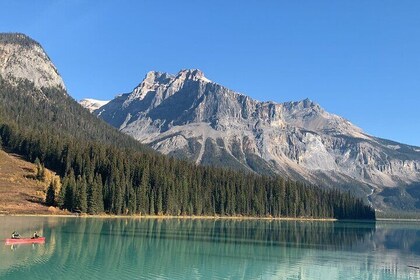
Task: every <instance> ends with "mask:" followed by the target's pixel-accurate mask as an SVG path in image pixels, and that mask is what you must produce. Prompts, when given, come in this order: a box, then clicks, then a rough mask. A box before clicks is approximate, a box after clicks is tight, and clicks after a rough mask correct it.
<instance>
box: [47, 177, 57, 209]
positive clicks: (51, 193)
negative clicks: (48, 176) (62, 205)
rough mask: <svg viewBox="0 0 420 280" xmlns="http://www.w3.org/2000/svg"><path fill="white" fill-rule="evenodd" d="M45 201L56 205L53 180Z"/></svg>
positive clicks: (50, 204)
mask: <svg viewBox="0 0 420 280" xmlns="http://www.w3.org/2000/svg"><path fill="white" fill-rule="evenodd" d="M45 203H46V204H47V206H55V189H54V183H53V181H51V183H50V185H49V186H48V189H47V195H46V198H45Z"/></svg>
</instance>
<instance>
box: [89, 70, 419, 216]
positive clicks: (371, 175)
mask: <svg viewBox="0 0 420 280" xmlns="http://www.w3.org/2000/svg"><path fill="white" fill-rule="evenodd" d="M94 113H95V114H96V115H97V116H98V117H100V118H102V119H103V120H105V121H106V122H108V123H110V124H111V125H113V126H114V127H116V128H118V129H119V130H121V131H122V132H124V133H126V134H128V135H131V136H133V137H134V138H135V139H137V140H139V141H140V142H142V143H145V144H148V145H149V146H151V147H153V148H154V149H156V150H157V151H160V152H162V153H164V154H169V155H174V156H177V157H180V158H187V159H190V160H192V161H194V162H196V163H201V164H205V165H215V166H229V167H233V168H235V169H241V170H249V171H255V172H257V173H261V174H281V175H283V176H288V177H291V178H294V179H297V180H305V181H308V182H311V183H314V184H319V185H327V186H337V185H338V186H340V187H341V188H342V189H345V190H347V189H348V190H352V191H353V192H355V193H356V194H358V195H360V196H361V197H365V198H366V199H369V200H370V201H371V202H373V204H374V206H375V207H376V208H378V209H383V210H389V209H393V210H407V211H418V210H420V194H419V193H420V191H418V187H416V185H417V184H418V182H420V148H419V147H413V146H409V145H404V144H401V143H396V142H393V141H389V140H383V139H379V138H376V137H373V136H370V135H367V134H366V133H364V132H363V131H362V130H361V129H360V128H358V127H356V126H355V125H353V124H352V123H350V122H349V121H347V120H345V119H343V118H342V117H339V116H337V115H334V114H331V113H328V112H326V111H325V110H324V109H323V108H321V107H320V106H319V105H318V104H316V103H314V102H312V101H310V100H308V99H306V100H302V101H299V102H287V103H281V104H278V103H275V102H259V101H256V100H253V99H252V98H250V97H248V96H245V95H243V94H239V93H236V92H234V91H231V90H229V89H227V88H225V87H223V86H221V85H219V84H217V83H214V82H212V81H210V80H209V79H207V78H206V77H205V76H204V74H203V73H202V72H201V71H199V70H196V69H194V70H183V71H180V72H179V73H178V74H177V75H171V74H167V73H159V72H149V73H148V74H147V76H146V77H145V79H144V80H143V81H142V82H141V83H140V84H139V85H138V86H137V87H136V88H135V89H134V90H133V91H132V92H131V93H127V94H123V95H120V96H118V97H116V98H115V99H114V100H112V101H111V102H109V103H108V104H106V105H104V106H102V107H101V108H99V109H97V110H96V111H95V112H94Z"/></svg>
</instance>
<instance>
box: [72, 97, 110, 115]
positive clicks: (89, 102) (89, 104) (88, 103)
mask: <svg viewBox="0 0 420 280" xmlns="http://www.w3.org/2000/svg"><path fill="white" fill-rule="evenodd" d="M108 102H109V100H108V101H104V100H96V99H91V98H85V99H82V100H80V101H79V103H80V105H82V106H83V107H85V108H86V109H88V110H89V112H93V111H95V110H96V109H99V108H100V107H102V106H104V105H106V104H107V103H108Z"/></svg>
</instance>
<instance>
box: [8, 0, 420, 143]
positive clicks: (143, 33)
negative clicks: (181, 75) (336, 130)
mask: <svg viewBox="0 0 420 280" xmlns="http://www.w3.org/2000/svg"><path fill="white" fill-rule="evenodd" d="M0 8H1V10H2V11H3V12H2V18H1V20H0V31H1V32H22V33H25V34H27V35H29V36H31V37H32V38H34V39H35V40H37V41H39V42H40V43H41V44H42V45H43V47H44V48H45V50H46V51H47V53H48V55H49V56H50V58H51V59H52V60H53V62H54V64H55V65H56V66H57V68H58V70H59V72H60V74H61V75H62V76H63V79H64V82H65V83H66V86H67V88H68V90H69V93H70V94H71V95H72V96H73V97H74V98H75V99H81V98H84V97H93V98H97V99H111V98H112V97H114V96H115V95H117V94H119V93H122V92H129V91H131V90H132V89H133V88H134V87H135V86H136V85H137V84H138V83H140V82H141V80H142V79H143V77H144V76H145V74H146V73H147V72H148V71H150V70H156V71H163V72H170V73H177V72H178V71H179V70H180V69H185V68H199V69H201V70H202V71H203V72H204V73H205V75H206V76H207V77H208V78H209V79H211V80H213V81H215V82H218V83H220V84H222V85H225V86H227V87H229V88H231V89H233V90H236V91H239V92H242V93H244V94H247V95H249V96H251V97H253V98H256V99H258V100H272V101H276V102H284V101H292V100H301V99H304V98H310V99H311V100H313V101H315V102H317V103H319V104H320V105H321V106H322V107H324V108H325V109H326V110H328V111H330V112H332V113H336V114H338V115H341V116H343V117H344V118H346V119H348V120H350V121H351V122H353V123H355V124H356V125H358V126H360V127H361V128H362V129H364V130H365V131H366V132H367V133H369V134H372V135H375V136H378V137H383V138H388V139H392V140H396V141H399V142H403V143H407V144H412V145H417V146H420V16H419V15H420V1H386V0H381V1H373V0H372V1H357V0H352V1H336V0H331V1H275V0H273V1H256V0H255V1H244V0H243V1H198V0H197V1H171V0H168V1H152V0H148V1H124V0H120V1H116V0H115V1H93V0H91V1H83V0H80V1H71V0H66V1H47V0H43V1H40V0H39V1H0ZM5 11H7V13H6V12H5Z"/></svg>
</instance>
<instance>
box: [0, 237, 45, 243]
mask: <svg viewBox="0 0 420 280" xmlns="http://www.w3.org/2000/svg"><path fill="white" fill-rule="evenodd" d="M34 243H45V237H38V238H19V239H13V238H7V239H6V245H12V244H34Z"/></svg>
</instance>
